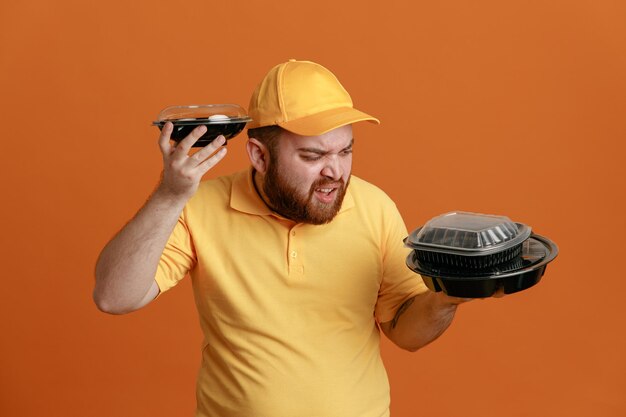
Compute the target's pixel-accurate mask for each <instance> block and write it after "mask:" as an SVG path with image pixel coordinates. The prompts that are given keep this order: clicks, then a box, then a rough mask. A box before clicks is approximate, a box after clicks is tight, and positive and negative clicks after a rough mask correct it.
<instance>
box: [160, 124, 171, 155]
mask: <svg viewBox="0 0 626 417" xmlns="http://www.w3.org/2000/svg"><path fill="white" fill-rule="evenodd" d="M173 129H174V125H173V124H172V122H167V123H165V125H164V126H163V128H162V129H161V136H159V148H161V153H162V154H163V156H167V155H169V154H170V153H171V152H172V145H171V144H170V136H171V135H172V130H173Z"/></svg>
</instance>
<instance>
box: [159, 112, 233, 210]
mask: <svg viewBox="0 0 626 417" xmlns="http://www.w3.org/2000/svg"><path fill="white" fill-rule="evenodd" d="M173 129H174V126H173V125H172V123H170V122H168V123H166V124H165V126H163V129H162V130H161V136H160V137H159V147H160V148H161V154H162V155H163V178H162V179H161V183H160V184H159V187H158V189H157V192H159V193H162V194H164V195H168V196H171V197H177V198H184V199H189V198H191V196H193V194H194V193H195V192H196V190H197V189H198V185H199V184H200V180H201V179H202V176H203V175H204V174H206V173H207V171H209V170H210V169H211V168H213V167H214V166H215V165H216V164H217V163H218V162H219V161H221V160H222V158H224V156H225V155H226V148H225V147H222V145H224V144H225V143H226V139H224V136H218V137H217V139H215V140H214V141H213V142H211V143H209V144H208V145H207V146H205V147H204V148H202V149H200V150H199V151H198V152H195V153H194V154H192V155H189V150H190V149H191V147H192V146H193V144H194V143H196V141H197V140H198V139H199V138H200V137H201V136H202V135H203V134H204V133H205V132H206V126H198V127H196V128H195V129H194V130H193V131H192V132H191V133H190V134H189V135H188V136H187V137H186V138H185V139H183V140H181V141H180V142H179V143H178V144H177V145H172V144H171V143H170V136H171V134H172V130H173ZM220 147H222V148H221V149H220ZM218 149H219V150H218ZM216 151H217V152H216Z"/></svg>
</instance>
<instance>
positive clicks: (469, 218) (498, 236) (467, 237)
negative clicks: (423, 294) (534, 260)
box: [405, 211, 531, 256]
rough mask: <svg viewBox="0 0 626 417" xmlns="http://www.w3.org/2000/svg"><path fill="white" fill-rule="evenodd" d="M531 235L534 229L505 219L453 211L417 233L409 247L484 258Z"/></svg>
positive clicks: (431, 222)
mask: <svg viewBox="0 0 626 417" xmlns="http://www.w3.org/2000/svg"><path fill="white" fill-rule="evenodd" d="M530 234H531V228H530V227H528V226H526V225H524V224H521V223H514V222H512V221H511V220H510V219H509V218H508V217H505V216H494V215H487V214H478V213H468V212H462V211H453V212H450V213H446V214H442V215H441V216H437V217H435V218H433V219H431V220H430V221H429V222H428V223H426V224H425V225H424V226H422V227H420V228H417V229H416V230H414V231H413V232H412V233H411V234H410V235H409V236H408V237H407V238H406V239H405V244H406V246H408V247H410V248H412V249H417V250H422V251H433V252H438V253H445V254H451V255H462V256H484V255H489V254H493V253H497V252H501V251H505V250H507V249H510V248H513V247H515V246H516V245H519V244H521V243H522V242H523V241H524V240H526V239H527V238H528V237H529V236H530Z"/></svg>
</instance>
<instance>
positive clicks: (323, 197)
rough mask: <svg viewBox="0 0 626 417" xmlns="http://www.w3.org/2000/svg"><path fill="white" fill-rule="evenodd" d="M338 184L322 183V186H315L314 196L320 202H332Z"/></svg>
mask: <svg viewBox="0 0 626 417" xmlns="http://www.w3.org/2000/svg"><path fill="white" fill-rule="evenodd" d="M338 189H339V186H337V185H324V186H322V187H317V188H315V196H316V197H317V199H318V200H319V201H321V202H322V203H332V202H333V201H334V199H335V196H336V194H337V190H338Z"/></svg>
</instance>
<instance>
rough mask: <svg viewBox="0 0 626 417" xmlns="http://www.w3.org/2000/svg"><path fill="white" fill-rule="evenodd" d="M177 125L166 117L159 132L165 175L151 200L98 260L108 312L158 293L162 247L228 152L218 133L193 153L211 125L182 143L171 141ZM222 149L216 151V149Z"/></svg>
mask: <svg viewBox="0 0 626 417" xmlns="http://www.w3.org/2000/svg"><path fill="white" fill-rule="evenodd" d="M172 129H173V126H172V124H171V123H167V124H166V125H165V126H164V127H163V130H162V131H161V135H160V137H159V146H160V148H161V153H162V155H163V174H162V177H161V181H160V183H159V185H158V187H157V188H156V190H155V191H154V193H153V194H152V196H150V198H149V199H148V201H147V202H146V204H145V205H144V206H143V207H142V208H141V209H140V210H139V212H138V213H137V214H136V215H135V217H133V219H132V220H131V221H130V222H128V224H126V226H124V228H122V230H121V231H120V232H119V233H118V234H117V235H116V236H115V237H114V238H113V239H112V240H111V241H110V242H109V243H108V244H107V245H106V246H105V247H104V249H103V250H102V252H101V253H100V257H99V258H98V261H97V263H96V271H95V274H96V284H95V288H94V292H93V299H94V301H95V303H96V305H97V306H98V308H99V309H100V310H102V311H104V312H106V313H111V314H124V313H129V312H131V311H134V310H137V309H139V308H141V307H143V306H145V305H146V304H148V303H150V302H151V301H152V300H153V299H154V298H155V297H156V296H157V295H158V293H159V288H158V287H157V284H156V281H155V280H154V277H155V274H156V270H157V266H158V263H159V259H160V257H161V254H162V253H163V249H164V248H165V245H166V243H167V241H168V239H169V237H170V234H171V233H172V231H173V230H174V226H175V225H176V222H177V221H178V218H179V216H180V214H181V212H182V210H183V208H184V206H185V204H186V203H187V201H188V200H189V199H190V198H191V196H193V195H194V193H195V192H196V190H197V189H198V185H199V184H200V180H201V179H202V176H203V175H204V174H205V173H206V172H207V171H208V170H210V169H211V168H212V167H213V166H215V164H217V163H218V162H219V161H220V160H221V159H222V158H223V157H224V156H225V155H226V148H225V147H222V148H221V149H219V151H217V150H218V148H220V147H221V146H222V145H223V144H224V142H225V139H224V138H223V137H221V136H220V137H219V138H218V139H216V140H215V141H213V142H212V143H210V144H209V145H207V146H205V147H204V148H202V149H201V150H199V151H198V152H196V153H194V154H192V155H189V150H190V149H191V146H192V145H193V144H194V143H195V142H196V141H197V140H198V138H200V137H201V136H202V135H203V134H204V132H205V131H206V127H204V126H199V127H197V128H196V129H194V130H193V131H192V132H191V133H190V134H189V136H187V137H186V138H185V139H183V140H182V141H181V142H180V143H179V144H178V145H176V146H174V145H172V144H171V143H170V135H171V134H172ZM216 151H217V152H216Z"/></svg>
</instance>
